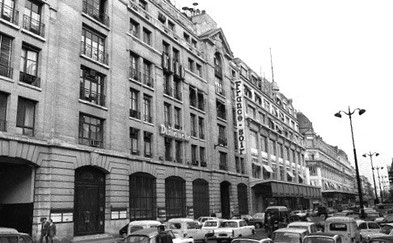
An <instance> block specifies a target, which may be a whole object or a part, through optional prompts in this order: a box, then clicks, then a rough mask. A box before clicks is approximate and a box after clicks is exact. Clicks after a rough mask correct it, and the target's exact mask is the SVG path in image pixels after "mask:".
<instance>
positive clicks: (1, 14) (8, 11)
mask: <svg viewBox="0 0 393 243" xmlns="http://www.w3.org/2000/svg"><path fill="white" fill-rule="evenodd" d="M0 18H2V19H4V20H6V21H8V22H10V23H13V24H15V25H18V19H19V11H18V10H16V9H15V8H14V7H11V6H8V5H6V4H5V1H2V3H0Z"/></svg>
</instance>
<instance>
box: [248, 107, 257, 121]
mask: <svg viewBox="0 0 393 243" xmlns="http://www.w3.org/2000/svg"><path fill="white" fill-rule="evenodd" d="M247 108H248V109H247V110H248V112H247V113H248V115H249V116H250V117H251V118H253V119H256V113H255V108H254V107H252V106H248V107H247Z"/></svg>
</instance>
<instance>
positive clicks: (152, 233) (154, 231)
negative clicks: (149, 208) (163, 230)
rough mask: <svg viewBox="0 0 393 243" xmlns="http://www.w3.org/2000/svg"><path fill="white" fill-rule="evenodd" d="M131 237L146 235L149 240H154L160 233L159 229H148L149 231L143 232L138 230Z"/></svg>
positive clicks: (144, 230)
mask: <svg viewBox="0 0 393 243" xmlns="http://www.w3.org/2000/svg"><path fill="white" fill-rule="evenodd" d="M131 235H144V236H148V237H149V238H152V237H154V236H156V235H158V231H157V229H154V228H147V229H141V230H137V231H135V232H132V233H131V234H130V236H131Z"/></svg>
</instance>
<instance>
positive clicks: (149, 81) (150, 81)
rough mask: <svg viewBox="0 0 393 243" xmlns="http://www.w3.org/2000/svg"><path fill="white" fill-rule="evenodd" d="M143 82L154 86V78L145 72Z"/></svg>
mask: <svg viewBox="0 0 393 243" xmlns="http://www.w3.org/2000/svg"><path fill="white" fill-rule="evenodd" d="M143 84H144V85H147V86H149V87H151V88H154V79H153V78H152V77H151V76H150V75H146V74H143Z"/></svg>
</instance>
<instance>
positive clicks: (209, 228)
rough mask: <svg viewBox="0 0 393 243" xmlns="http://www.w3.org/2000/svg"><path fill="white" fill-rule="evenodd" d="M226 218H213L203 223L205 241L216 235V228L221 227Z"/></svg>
mask: <svg viewBox="0 0 393 243" xmlns="http://www.w3.org/2000/svg"><path fill="white" fill-rule="evenodd" d="M224 221H225V219H219V218H217V219H212V220H206V221H205V222H204V223H203V225H202V228H201V230H202V231H203V233H204V234H205V239H206V240H205V241H207V240H208V239H210V238H213V237H214V230H216V229H218V228H220V227H221V224H222V222H224Z"/></svg>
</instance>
